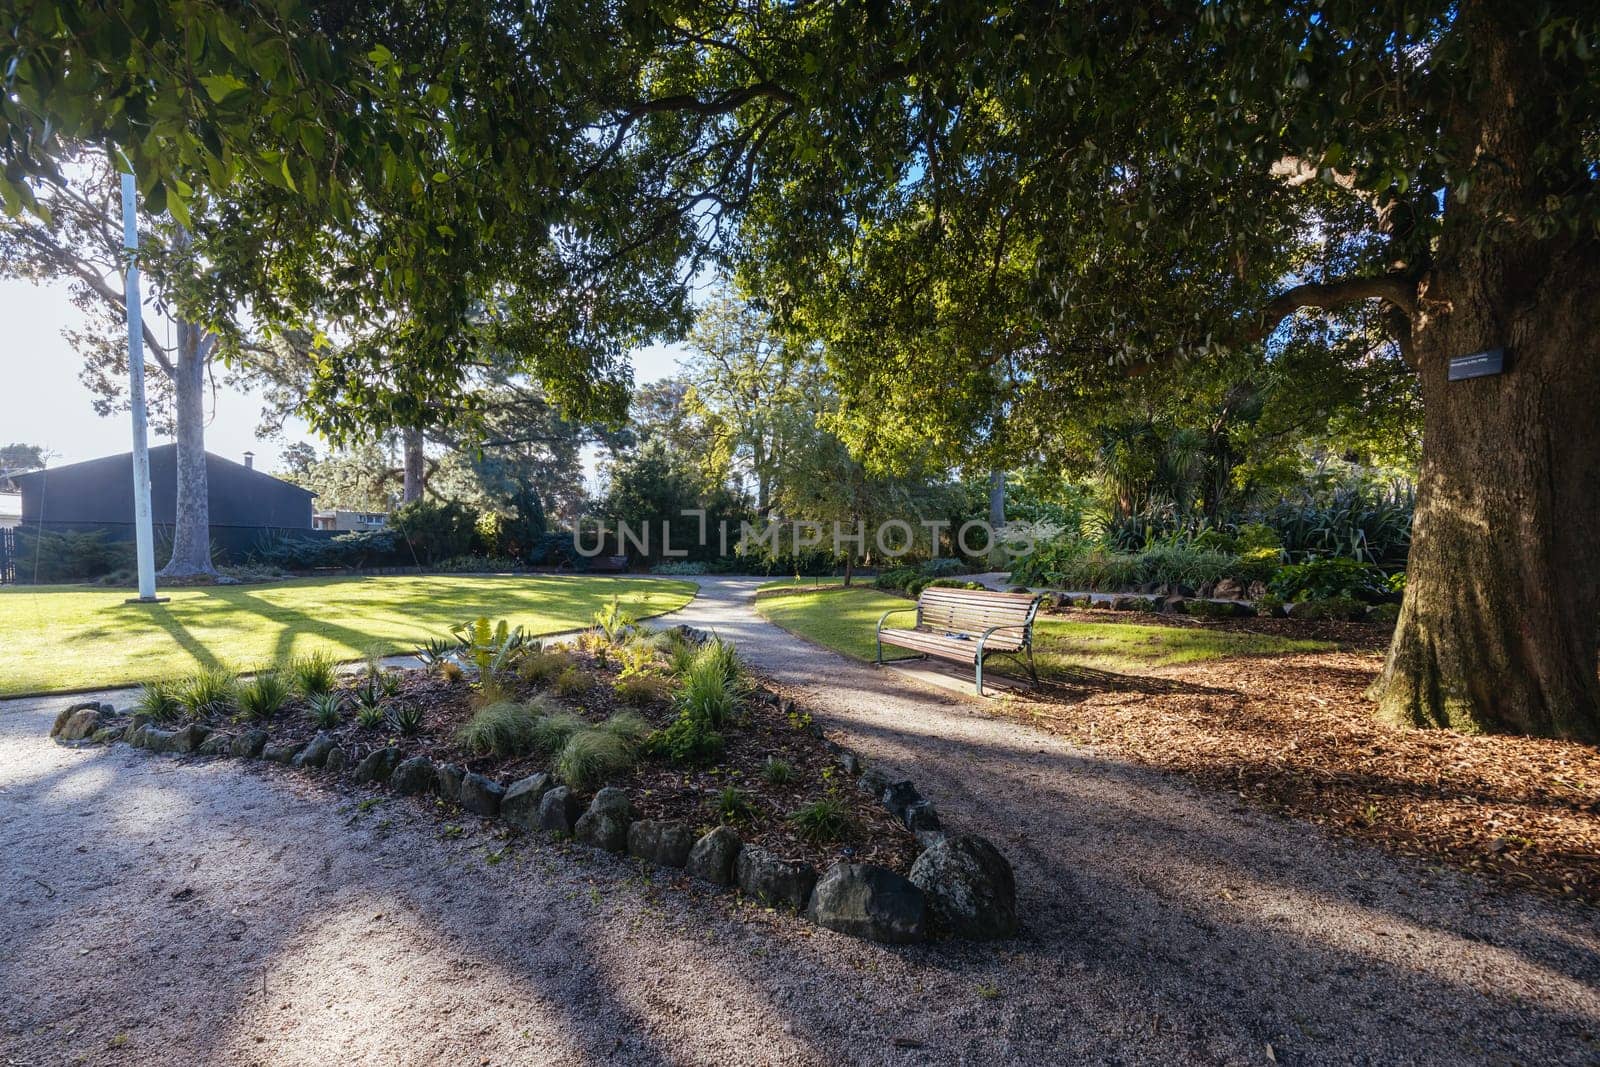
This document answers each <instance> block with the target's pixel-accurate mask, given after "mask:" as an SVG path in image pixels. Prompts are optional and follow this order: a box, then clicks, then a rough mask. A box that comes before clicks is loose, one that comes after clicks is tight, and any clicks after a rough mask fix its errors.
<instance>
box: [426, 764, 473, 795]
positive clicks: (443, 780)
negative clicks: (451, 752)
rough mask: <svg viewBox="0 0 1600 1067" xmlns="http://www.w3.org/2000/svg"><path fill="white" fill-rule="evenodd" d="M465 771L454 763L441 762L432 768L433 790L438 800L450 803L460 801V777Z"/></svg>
mask: <svg viewBox="0 0 1600 1067" xmlns="http://www.w3.org/2000/svg"><path fill="white" fill-rule="evenodd" d="M466 776H467V772H466V771H464V770H462V769H461V768H460V767H457V766H456V765H455V764H454V763H441V764H439V765H438V766H437V767H435V768H434V769H433V791H434V792H435V793H437V794H438V795H439V799H440V800H445V801H449V802H450V803H451V804H459V803H461V779H463V778H465V777H466Z"/></svg>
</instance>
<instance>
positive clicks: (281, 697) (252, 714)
mask: <svg viewBox="0 0 1600 1067" xmlns="http://www.w3.org/2000/svg"><path fill="white" fill-rule="evenodd" d="M289 696H290V690H289V682H288V679H286V678H284V676H283V675H281V674H279V673H278V672H277V671H275V670H271V671H261V672H260V673H258V674H257V675H256V676H255V677H254V678H252V679H250V681H248V682H246V683H245V684H244V685H243V686H242V687H241V688H240V689H239V695H238V703H239V711H240V712H241V713H242V714H243V715H244V717H245V718H247V719H266V718H271V717H272V716H273V715H276V714H277V713H278V711H279V710H280V709H281V708H282V707H283V705H284V704H285V703H287V702H288V700H289Z"/></svg>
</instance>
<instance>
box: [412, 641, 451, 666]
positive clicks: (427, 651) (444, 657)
mask: <svg viewBox="0 0 1600 1067" xmlns="http://www.w3.org/2000/svg"><path fill="white" fill-rule="evenodd" d="M460 648H461V643H460V642H459V641H447V640H445V639H444V638H442V637H430V638H428V641H427V643H426V644H424V645H423V646H422V647H421V648H419V649H417V658H418V659H420V660H422V665H423V666H424V667H426V668H427V669H428V670H430V671H432V670H438V669H439V668H440V667H441V666H443V665H444V664H446V663H449V662H450V661H451V658H452V657H453V656H455V654H456V652H457V651H459V650H460Z"/></svg>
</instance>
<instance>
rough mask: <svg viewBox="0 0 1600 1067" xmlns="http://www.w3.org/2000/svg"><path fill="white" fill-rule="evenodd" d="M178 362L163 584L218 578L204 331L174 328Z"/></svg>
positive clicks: (184, 325) (182, 325) (183, 326)
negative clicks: (174, 488)
mask: <svg viewBox="0 0 1600 1067" xmlns="http://www.w3.org/2000/svg"><path fill="white" fill-rule="evenodd" d="M175 328H176V330H177V335H178V360H177V365H176V366H175V367H174V368H173V370H174V374H173V379H172V384H173V393H174V396H175V397H176V400H177V418H176V419H175V423H176V426H177V435H178V447H177V453H178V455H177V479H178V499H177V513H176V514H175V515H174V516H173V526H172V558H171V559H169V560H168V561H167V565H166V566H165V567H163V568H161V576H162V577H163V578H193V577H195V576H197V575H206V574H216V573H217V569H216V567H215V566H214V565H213V563H212V560H211V495H210V493H211V491H210V487H209V486H208V485H207V482H206V411H205V384H206V355H207V347H208V346H207V343H206V341H205V339H204V338H203V337H202V333H203V331H202V330H201V328H200V327H198V326H195V325H193V324H191V323H187V322H184V321H182V320H181V319H180V320H178V321H177V322H176V323H175Z"/></svg>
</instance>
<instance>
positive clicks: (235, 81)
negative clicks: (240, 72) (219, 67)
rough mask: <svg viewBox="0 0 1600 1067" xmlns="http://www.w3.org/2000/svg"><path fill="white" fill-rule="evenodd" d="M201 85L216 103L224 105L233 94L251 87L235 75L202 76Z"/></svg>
mask: <svg viewBox="0 0 1600 1067" xmlns="http://www.w3.org/2000/svg"><path fill="white" fill-rule="evenodd" d="M200 84H201V85H203V86H205V87H206V93H207V94H208V95H209V96H210V97H211V99H212V100H213V101H215V102H216V103H219V104H220V103H222V101H224V100H226V99H227V98H228V97H229V96H230V95H232V94H233V93H236V92H238V91H239V90H241V89H248V88H249V86H248V85H246V84H245V83H244V81H243V80H242V79H240V78H239V77H237V76H236V75H233V74H202V75H201V76H200Z"/></svg>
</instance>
